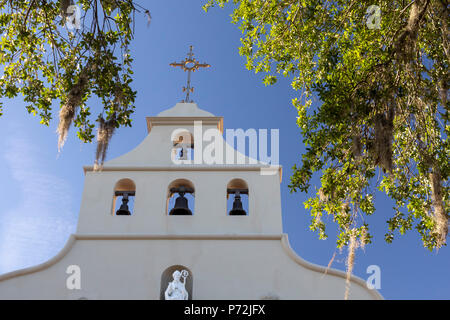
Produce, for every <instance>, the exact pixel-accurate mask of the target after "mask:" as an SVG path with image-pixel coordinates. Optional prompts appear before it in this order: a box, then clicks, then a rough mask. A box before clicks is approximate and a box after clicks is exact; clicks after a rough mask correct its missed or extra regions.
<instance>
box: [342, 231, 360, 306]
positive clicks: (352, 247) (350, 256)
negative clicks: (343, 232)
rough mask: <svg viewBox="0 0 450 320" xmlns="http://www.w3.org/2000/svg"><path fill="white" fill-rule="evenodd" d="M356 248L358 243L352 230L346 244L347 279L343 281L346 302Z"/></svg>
mask: <svg viewBox="0 0 450 320" xmlns="http://www.w3.org/2000/svg"><path fill="white" fill-rule="evenodd" d="M357 247H358V242H357V241H356V232H355V230H354V229H352V230H351V234H350V239H349V242H348V252H347V261H346V265H347V277H346V280H345V295H344V299H345V300H348V296H349V293H350V278H351V275H352V272H353V267H354V265H355V251H356V249H357Z"/></svg>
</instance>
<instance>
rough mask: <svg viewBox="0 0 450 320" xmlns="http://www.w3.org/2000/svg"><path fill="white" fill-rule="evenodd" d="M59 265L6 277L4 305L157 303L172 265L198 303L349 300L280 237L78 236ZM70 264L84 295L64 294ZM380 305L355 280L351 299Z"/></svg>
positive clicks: (1, 281)
mask: <svg viewBox="0 0 450 320" xmlns="http://www.w3.org/2000/svg"><path fill="white" fill-rule="evenodd" d="M74 238H75V237H74ZM58 259H59V260H58ZM55 260H57V261H56V263H54V264H52V262H55V261H51V262H50V263H48V265H47V266H46V265H44V266H41V267H38V268H36V269H35V272H33V270H28V271H25V272H22V273H23V274H22V275H20V272H18V273H16V274H15V275H14V274H9V275H8V274H7V275H4V276H1V277H0V299H79V298H87V299H159V294H160V286H161V275H162V273H163V272H164V270H165V269H166V268H168V267H170V266H172V265H183V266H185V267H187V268H189V269H190V271H191V272H192V275H193V279H194V281H193V297H192V298H193V299H261V298H263V297H266V296H272V297H277V298H279V299H343V297H344V292H345V276H344V275H343V273H340V272H336V271H334V270H329V271H328V273H327V274H326V275H325V274H324V273H323V271H324V270H323V269H322V270H321V271H320V272H319V270H312V269H311V268H317V267H316V266H313V265H308V264H307V263H306V262H302V261H301V259H300V258H299V257H298V256H296V255H295V253H293V252H292V251H291V250H290V248H289V247H288V245H287V239H285V238H283V239H282V238H281V236H280V237H278V239H277V237H265V238H264V237H262V238H257V237H254V238H252V237H251V236H248V238H247V239H245V236H242V237H236V238H235V239H227V238H226V237H222V238H221V237H217V236H216V237H214V236H212V237H209V236H204V237H203V238H199V237H197V238H196V237H192V238H189V237H184V238H183V237H180V238H170V237H169V238H164V237H162V236H161V237H153V238H151V237H148V236H144V235H141V236H135V238H128V239H126V238H121V237H119V236H109V237H104V238H101V237H88V236H78V239H77V240H75V239H71V240H70V241H69V243H68V246H67V248H65V250H64V251H63V252H62V253H61V256H60V257H57V258H56V259H55ZM302 263H303V264H304V265H302ZM70 265H78V266H79V267H80V268H81V289H80V290H68V289H67V288H66V279H67V277H69V275H68V274H66V269H67V267H68V266H70ZM305 266H306V267H305ZM378 298H381V296H379V294H378V293H377V292H376V291H373V290H369V289H367V288H366V287H365V285H364V282H363V281H362V280H358V279H356V278H353V280H352V285H351V290H350V299H378Z"/></svg>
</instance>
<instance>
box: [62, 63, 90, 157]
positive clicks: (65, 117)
mask: <svg viewBox="0 0 450 320" xmlns="http://www.w3.org/2000/svg"><path fill="white" fill-rule="evenodd" d="M88 81H89V79H88V76H87V74H86V72H84V71H82V72H81V74H80V77H79V79H78V82H77V83H76V84H75V85H73V87H72V89H71V90H70V92H69V94H68V95H67V99H66V102H65V103H64V104H63V106H62V107H61V110H60V111H59V123H58V128H57V130H56V132H57V133H58V151H61V149H62V147H63V146H64V143H65V142H66V139H67V133H68V131H69V128H70V125H71V124H72V121H73V119H74V117H75V114H76V111H77V108H78V107H79V106H80V104H81V102H82V101H83V96H84V93H85V91H86V87H87V85H88Z"/></svg>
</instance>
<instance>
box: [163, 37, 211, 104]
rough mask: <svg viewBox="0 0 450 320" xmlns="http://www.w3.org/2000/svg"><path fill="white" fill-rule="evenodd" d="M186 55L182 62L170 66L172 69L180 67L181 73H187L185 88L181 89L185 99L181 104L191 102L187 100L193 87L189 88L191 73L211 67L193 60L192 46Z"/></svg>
mask: <svg viewBox="0 0 450 320" xmlns="http://www.w3.org/2000/svg"><path fill="white" fill-rule="evenodd" d="M187 55H188V57H187V58H185V59H184V61H181V62H173V63H171V64H170V65H171V66H172V67H181V69H183V71H187V72H188V78H187V85H186V87H183V92H186V98H185V99H184V100H182V101H181V102H192V100H189V93H190V92H194V87H191V71H193V72H195V71H196V70H198V69H199V68H209V67H211V66H210V65H209V64H207V63H198V61H197V60H195V58H194V53H193V52H192V46H190V47H189V52H188V54H187Z"/></svg>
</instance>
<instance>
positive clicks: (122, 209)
mask: <svg viewBox="0 0 450 320" xmlns="http://www.w3.org/2000/svg"><path fill="white" fill-rule="evenodd" d="M116 215H117V216H130V215H131V212H130V210H129V209H128V194H126V193H125V194H124V195H123V197H122V204H121V205H120V208H119V210H117V212H116Z"/></svg>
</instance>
